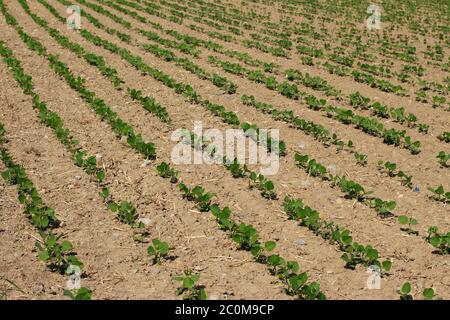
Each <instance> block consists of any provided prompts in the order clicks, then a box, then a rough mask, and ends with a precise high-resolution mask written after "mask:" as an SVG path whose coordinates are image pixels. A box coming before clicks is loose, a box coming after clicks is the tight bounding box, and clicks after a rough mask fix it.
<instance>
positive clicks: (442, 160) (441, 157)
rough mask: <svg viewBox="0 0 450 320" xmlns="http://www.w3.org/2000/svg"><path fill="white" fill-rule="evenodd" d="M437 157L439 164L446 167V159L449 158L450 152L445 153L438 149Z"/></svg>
mask: <svg viewBox="0 0 450 320" xmlns="http://www.w3.org/2000/svg"><path fill="white" fill-rule="evenodd" d="M437 158H438V159H439V160H438V161H439V164H440V165H441V166H442V167H444V168H448V167H449V165H448V163H447V162H448V160H449V159H450V154H448V153H446V152H445V151H439V153H438V155H437Z"/></svg>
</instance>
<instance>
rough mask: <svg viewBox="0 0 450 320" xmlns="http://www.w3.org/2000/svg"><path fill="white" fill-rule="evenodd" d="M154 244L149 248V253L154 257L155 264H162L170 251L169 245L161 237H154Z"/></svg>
mask: <svg viewBox="0 0 450 320" xmlns="http://www.w3.org/2000/svg"><path fill="white" fill-rule="evenodd" d="M152 244H153V246H149V247H148V248H147V253H148V255H149V256H150V257H153V264H161V259H162V258H165V257H166V256H167V254H168V253H169V245H168V244H167V242H164V241H161V240H159V239H153V240H152Z"/></svg>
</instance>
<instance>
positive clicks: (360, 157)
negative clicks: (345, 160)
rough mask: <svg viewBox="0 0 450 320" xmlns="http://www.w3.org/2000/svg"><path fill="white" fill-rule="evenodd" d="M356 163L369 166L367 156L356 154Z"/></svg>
mask: <svg viewBox="0 0 450 320" xmlns="http://www.w3.org/2000/svg"><path fill="white" fill-rule="evenodd" d="M354 155H355V159H356V163H357V164H359V165H361V166H365V165H367V154H364V153H358V152H355V154H354Z"/></svg>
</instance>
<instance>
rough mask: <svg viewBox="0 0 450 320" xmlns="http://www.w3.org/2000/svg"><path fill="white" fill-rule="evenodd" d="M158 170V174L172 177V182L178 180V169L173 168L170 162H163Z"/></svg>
mask: <svg viewBox="0 0 450 320" xmlns="http://www.w3.org/2000/svg"><path fill="white" fill-rule="evenodd" d="M156 170H157V171H158V175H159V176H160V177H163V178H170V182H171V183H176V182H178V171H176V170H175V169H173V168H171V167H170V165H169V164H167V163H166V162H162V163H161V164H160V165H158V166H157V167H156Z"/></svg>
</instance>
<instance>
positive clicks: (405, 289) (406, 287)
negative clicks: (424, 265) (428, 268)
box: [402, 282, 411, 294]
mask: <svg viewBox="0 0 450 320" xmlns="http://www.w3.org/2000/svg"><path fill="white" fill-rule="evenodd" d="M410 292H411V284H410V283H409V282H405V283H404V284H403V286H402V293H404V294H409V293H410Z"/></svg>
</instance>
